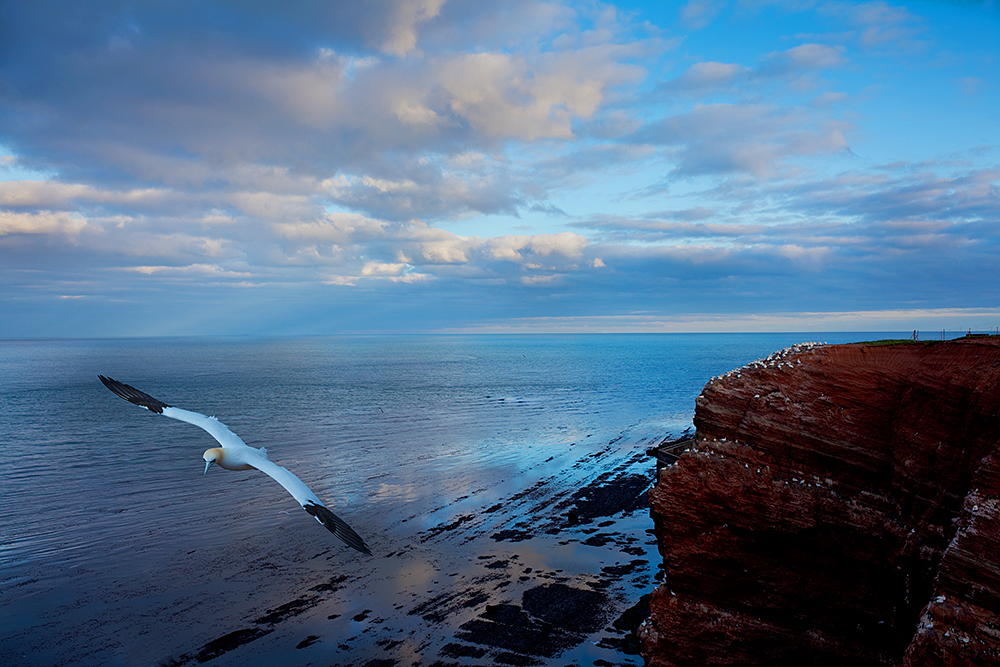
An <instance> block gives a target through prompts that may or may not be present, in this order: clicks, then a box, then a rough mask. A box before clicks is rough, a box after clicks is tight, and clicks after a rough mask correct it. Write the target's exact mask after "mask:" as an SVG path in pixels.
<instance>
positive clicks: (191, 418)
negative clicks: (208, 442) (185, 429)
mask: <svg viewBox="0 0 1000 667" xmlns="http://www.w3.org/2000/svg"><path fill="white" fill-rule="evenodd" d="M97 377H99V378H101V382H103V383H104V386H105V387H107V388H108V389H110V390H111V391H113V392H114V393H116V394H118V395H119V396H121V397H122V398H124V399H125V400H126V401H128V402H129V403H135V404H136V405H138V406H141V407H144V408H146V409H147V410H149V411H150V412H155V413H157V414H160V415H163V416H164V417H170V418H171V419H176V420H178V421H182V422H187V423H188V424H194V425H195V426H198V427H200V428H203V429H205V430H206V431H208V433H209V434H210V435H211V436H212V437H213V438H215V439H216V440H218V441H219V444H220V445H222V446H223V447H237V446H240V445H243V446H244V447H245V446H246V443H245V442H243V439H242V438H240V436H238V435H236V434H235V433H233V432H232V431H230V430H229V427H228V426H226V425H225V424H223V423H222V422H220V421H219V420H218V419H216V418H215V417H209V416H207V415H203V414H201V413H200V412H191V411H190V410H182V409H180V408H175V407H174V406H172V405H168V404H166V403H164V402H163V401H161V400H159V399H156V398H153V397H152V396H150V395H149V394H147V393H146V392H144V391H139V390H138V389H136V388H135V387H133V386H131V385H127V384H125V383H124V382H119V381H118V380H112V379H111V378H107V377H104V376H103V375H98V376H97Z"/></svg>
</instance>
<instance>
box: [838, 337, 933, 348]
mask: <svg viewBox="0 0 1000 667" xmlns="http://www.w3.org/2000/svg"><path fill="white" fill-rule="evenodd" d="M941 342H943V341H940V340H913V339H912V338H883V339H882V340H859V341H857V342H856V343H854V344H855V345H870V346H872V347H880V346H882V345H934V344H935V343H941Z"/></svg>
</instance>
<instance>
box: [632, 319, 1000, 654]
mask: <svg viewBox="0 0 1000 667" xmlns="http://www.w3.org/2000/svg"><path fill="white" fill-rule="evenodd" d="M998 411H1000V340H998V339H996V338H969V339H960V340H956V341H950V342H938V343H925V344H898V345H890V346H873V345H864V344H852V345H831V346H810V345H803V346H797V347H796V348H791V349H789V350H786V351H783V352H782V353H780V354H776V355H773V356H772V358H769V359H768V360H766V361H764V362H762V363H754V364H750V365H749V366H747V367H744V368H742V369H739V370H738V371H733V372H730V373H728V374H727V375H726V376H723V377H721V378H714V379H713V380H712V381H710V382H709V383H708V384H707V385H706V387H705V389H704V391H703V392H702V394H701V396H699V397H698V400H697V406H696V413H695V427H696V429H697V439H696V441H695V444H694V445H693V446H692V448H691V449H690V450H688V451H687V452H685V453H684V454H683V455H682V456H681V457H680V459H679V460H678V462H677V463H676V464H674V465H672V466H668V467H665V468H663V469H662V470H661V472H660V476H659V480H658V482H657V485H656V486H655V487H654V488H653V490H652V491H651V494H650V505H651V513H652V516H653V519H654V522H655V527H656V532H657V537H658V540H659V544H660V552H661V554H662V555H663V566H664V570H665V579H664V584H663V585H662V586H660V587H659V588H658V589H657V590H656V591H655V592H654V593H653V595H652V601H651V609H652V617H651V618H650V620H649V621H648V622H647V623H646V625H645V626H644V627H643V629H642V630H641V633H640V639H641V641H642V646H643V654H644V657H645V658H646V662H647V664H648V665H658V666H664V667H668V666H669V667H688V666H694V665H698V666H699V667H700V666H705V665H804V664H808V665H810V666H814V665H838V666H839V665H848V664H849V665H901V666H911V665H912V666H914V667H915V666H916V665H949V666H954V665H977V666H981V665H1000V506H998V498H1000V420H998V416H997V415H998Z"/></svg>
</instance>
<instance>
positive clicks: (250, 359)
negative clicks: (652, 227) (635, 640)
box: [0, 333, 887, 665]
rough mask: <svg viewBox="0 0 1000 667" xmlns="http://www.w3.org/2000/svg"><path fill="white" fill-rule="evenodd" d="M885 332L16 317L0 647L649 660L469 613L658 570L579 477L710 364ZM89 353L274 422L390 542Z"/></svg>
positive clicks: (313, 481)
mask: <svg viewBox="0 0 1000 667" xmlns="http://www.w3.org/2000/svg"><path fill="white" fill-rule="evenodd" d="M872 337H887V335H886V334H877V335H871V334H863V333H854V334H805V335H803V334H742V335H721V334H718V335H712V334H709V335H661V336H655V335H652V336H650V335H646V336H414V337H405V336H400V337H393V336H382V337H337V338H298V339H250V340H247V339H143V340H97V341H0V417H2V426H3V428H2V431H0V478H2V479H3V485H2V489H0V609H2V612H3V616H2V619H3V620H2V625H0V662H2V663H3V664H13V665H114V664H121V665H139V664H178V663H184V662H192V663H197V662H199V660H200V659H203V660H209V659H210V660H211V663H212V664H219V665H257V664H259V665H267V664H276V663H280V664H284V665H306V664H321V665H327V664H358V665H364V664H372V665H375V664H383V665H388V664H401V665H408V664H417V663H420V664H425V665H431V664H434V663H435V662H436V661H441V664H453V663H454V662H455V661H456V660H457V662H458V663H460V664H483V665H486V664H493V663H494V662H495V661H496V660H498V659H500V660H503V659H513V658H510V656H511V655H514V657H515V658H517V657H518V656H520V657H522V658H523V657H524V656H525V655H529V656H530V659H531V660H534V664H559V665H563V664H591V663H592V661H593V660H595V659H597V658H602V659H604V660H607V661H609V662H612V663H618V664H641V660H640V659H638V658H637V657H636V656H629V655H626V654H624V653H620V652H618V651H616V650H615V649H613V648H608V647H607V646H608V642H607V641H606V640H607V639H608V638H609V637H611V638H614V637H613V635H614V633H609V632H608V631H607V630H605V629H600V630H595V631H594V632H589V633H586V635H587V636H586V637H583V638H582V639H581V637H582V635H581V637H576V636H575V639H580V641H578V642H576V643H575V644H572V645H570V646H566V647H564V648H561V649H558V650H554V649H553V650H549V651H548V653H549V654H548V655H544V654H537V653H536V654H523V653H522V654H518V653H517V651H511V650H508V649H505V648H504V647H503V646H500V645H497V644H496V643H494V644H489V643H485V644H484V643H477V640H476V637H474V636H472V635H471V634H470V631H469V630H468V628H474V627H480V626H482V625H484V624H485V625H489V624H490V623H493V622H494V620H495V619H493V617H491V616H489V614H490V613H494V612H495V610H496V609H497V608H500V609H507V608H508V607H517V606H518V605H520V604H522V601H523V599H524V594H525V591H530V590H532V589H537V588H539V587H542V588H544V589H545V590H549V588H548V587H551V586H553V585H555V584H562V585H563V586H568V587H572V588H575V589H579V590H593V591H598V592H599V593H600V594H601V595H602V596H604V598H603V599H604V601H605V606H606V610H605V614H606V615H607V618H602V619H600V620H601V621H602V622H601V623H600V625H601V627H602V628H604V627H605V626H606V625H607V623H609V622H610V621H611V620H613V617H614V616H616V615H617V614H618V613H620V612H621V611H622V610H624V609H625V608H626V607H628V606H630V605H631V604H633V603H634V602H635V601H636V600H637V599H638V598H639V596H641V595H642V594H643V593H645V592H648V591H649V590H650V589H651V588H652V587H653V585H655V582H654V577H655V572H656V564H657V562H658V561H657V554H656V548H655V544H654V543H653V540H652V537H651V536H650V534H649V532H648V531H649V529H650V528H651V527H652V526H651V522H650V521H649V518H648V513H647V512H645V511H632V512H616V513H614V514H613V515H609V516H601V517H594V518H593V520H591V521H589V522H582V523H571V522H568V521H567V519H566V513H567V509H568V508H572V507H575V506H576V505H574V503H577V504H580V503H584V502H586V501H585V500H583V499H581V498H574V497H573V493H574V492H576V491H577V490H578V489H580V488H582V487H584V486H586V485H587V484H590V483H592V482H594V481H595V480H597V481H598V484H597V486H595V488H597V487H598V486H600V485H601V484H605V485H607V484H612V483H614V482H615V481H616V480H618V481H621V480H628V479H630V478H635V477H636V476H645V477H647V478H650V479H651V475H652V471H653V464H652V462H651V460H649V459H647V458H646V457H645V456H644V455H643V452H644V450H645V449H646V448H647V447H649V446H651V445H653V444H656V443H657V442H659V440H661V439H662V438H663V437H665V436H667V435H668V434H671V433H672V434H675V435H676V434H679V433H680V432H681V431H682V430H683V429H685V428H686V427H688V426H690V422H691V417H692V414H693V408H694V399H695V397H696V396H697V395H698V393H699V392H700V390H701V388H702V386H704V384H705V382H706V381H707V380H708V379H709V378H710V377H711V376H713V375H717V374H719V373H722V372H725V371H727V370H729V369H731V368H734V367H737V366H740V365H743V364H744V363H746V362H748V361H751V360H753V359H755V358H758V357H762V356H766V355H767V354H769V353H771V352H772V351H774V350H776V349H780V348H782V347H784V346H786V345H789V344H793V343H797V342H801V341H803V340H826V341H829V342H838V341H850V340H863V339H866V338H872ZM99 373H100V374H104V375H108V376H111V377H114V378H116V379H119V380H121V381H123V382H127V383H129V384H132V385H134V386H136V387H138V388H140V389H142V390H144V391H146V392H148V393H150V394H152V395H153V396H156V397H157V398H159V399H161V400H163V401H165V402H167V403H170V404H172V405H176V406H178V407H183V408H186V409H190V410H196V411H198V412H203V413H206V414H214V415H216V416H218V417H219V418H220V419H221V420H222V421H223V422H224V423H225V424H227V425H228V426H229V427H230V428H231V429H232V430H233V431H235V432H236V433H237V434H239V435H241V436H242V437H243V439H244V440H245V441H246V442H247V444H249V445H251V446H267V448H268V454H269V456H270V458H271V459H272V460H274V461H276V462H278V463H279V464H280V465H283V466H285V467H287V468H289V469H290V470H291V471H292V472H294V473H296V474H297V475H299V476H300V477H301V478H302V479H303V481H305V482H306V483H307V484H308V485H309V486H310V487H311V488H312V489H313V491H315V492H316V494H317V495H318V496H319V497H320V498H322V499H324V501H326V502H327V504H329V505H331V507H333V508H334V511H335V512H337V513H338V514H339V515H340V516H341V517H343V518H344V519H345V520H347V521H348V522H349V523H350V524H351V525H352V526H353V527H354V528H355V529H356V530H357V531H358V532H359V533H361V534H362V536H364V537H365V539H366V541H367V542H368V544H369V546H370V547H371V548H372V551H373V552H374V554H375V555H374V557H371V558H368V557H366V556H363V555H361V554H359V553H356V552H353V551H351V550H350V549H348V548H346V547H344V546H343V545H342V544H340V543H339V542H337V541H336V540H335V539H334V538H332V536H331V535H330V534H329V533H328V532H326V531H325V530H323V529H322V527H320V526H319V525H318V524H316V523H315V521H313V520H312V519H311V518H310V517H309V516H308V515H307V514H306V513H305V512H303V511H302V510H301V508H299V507H298V506H297V505H296V503H295V502H294V501H293V500H292V499H291V497H289V496H288V495H287V494H285V493H284V491H283V490H282V489H281V488H280V487H279V486H278V485H277V484H275V483H274V482H273V481H271V480H270V479H269V478H267V477H266V476H264V475H260V474H254V473H237V472H229V471H223V470H212V471H210V472H209V474H208V475H202V470H203V462H202V460H201V453H202V451H204V449H206V448H208V447H210V446H213V445H214V441H212V440H211V438H210V436H208V435H207V434H206V433H204V432H203V431H201V430H200V429H198V428H197V427H194V426H191V425H188V424H183V423H181V422H177V421H174V420H170V419H165V418H162V417H160V416H158V415H154V414H152V413H150V412H148V411H145V410H142V409H140V408H137V407H136V406H132V405H129V404H128V403H126V402H125V401H122V400H121V399H119V398H118V397H116V396H114V395H113V394H111V393H110V392H108V391H107V390H106V389H105V388H104V387H103V386H102V385H101V384H100V382H99V381H98V380H97V375H98V374H99ZM501 531H513V532H512V533H511V534H510V535H512V536H513V537H511V536H508V537H506V538H505V537H504V533H502V532H501ZM552 590H555V589H552ZM529 595H531V594H529ZM504 605H507V606H508V607H505V606H504ZM491 610H493V611H491ZM484 619H485V620H484ZM491 619H493V620H491ZM536 620H537V619H536ZM533 622H534V621H533ZM489 627H499V626H496V625H495V624H494V625H490V626H489ZM463 628H464V629H463ZM479 639H482V638H481V637H480V638H479ZM602 640H603V646H598V645H597V644H600V643H602ZM501 643H502V642H501ZM571 643H572V642H571ZM515 648H516V647H515ZM480 652H482V654H481V655H479V653H480ZM498 656H499V657H498ZM518 659H519V658H518ZM373 660H375V661H376V662H372V661H373ZM379 660H381V661H382V662H378V661H379Z"/></svg>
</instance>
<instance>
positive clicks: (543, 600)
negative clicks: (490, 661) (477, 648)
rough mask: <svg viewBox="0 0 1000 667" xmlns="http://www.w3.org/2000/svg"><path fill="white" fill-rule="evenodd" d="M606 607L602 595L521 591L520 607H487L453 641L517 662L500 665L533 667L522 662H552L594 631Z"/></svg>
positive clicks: (566, 589)
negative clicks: (499, 653) (536, 659)
mask: <svg viewBox="0 0 1000 667" xmlns="http://www.w3.org/2000/svg"><path fill="white" fill-rule="evenodd" d="M606 602H607V596H606V595H605V594H604V593H602V592H598V591H594V590H586V589H582V588H574V587H572V586H567V585H565V584H558V583H557V584H543V585H541V586H535V587H534V588H531V589H528V590H527V591H525V592H524V595H523V596H522V599H521V606H518V605H513V604H498V605H487V607H486V610H485V611H484V612H483V613H482V614H481V615H480V616H479V618H476V619H473V620H471V621H469V622H467V623H465V624H463V625H462V626H461V627H462V630H463V632H461V633H459V634H458V635H457V638H458V639H461V640H463V641H467V642H470V643H473V644H480V645H484V646H491V647H494V648H499V649H504V650H506V651H509V652H511V653H514V654H519V655H520V656H521V658H520V659H519V660H518V661H512V660H513V658H511V659H510V660H508V661H505V662H504V664H535V663H534V661H532V660H531V659H530V658H529V657H528V656H544V657H546V658H551V657H554V656H556V655H558V654H559V653H561V652H562V651H564V650H566V649H567V648H569V647H571V646H575V645H577V644H579V643H580V642H581V641H583V639H584V638H585V636H586V634H587V633H590V632H594V631H596V630H598V629H600V628H601V626H602V625H603V623H604V617H603V611H604V609H605V608H606ZM498 661H499V658H498Z"/></svg>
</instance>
